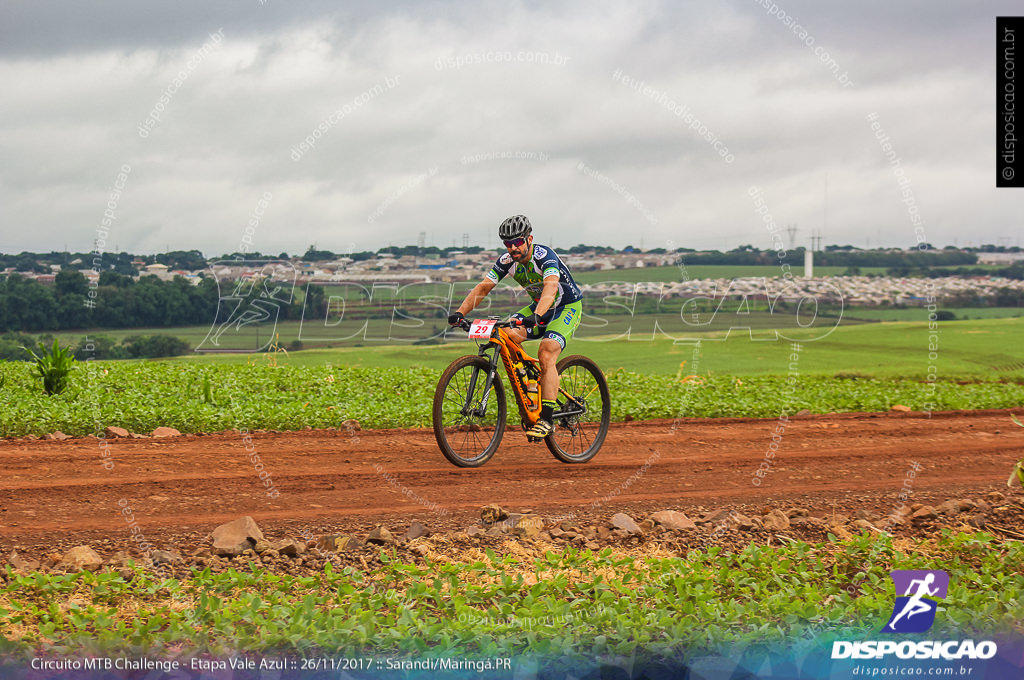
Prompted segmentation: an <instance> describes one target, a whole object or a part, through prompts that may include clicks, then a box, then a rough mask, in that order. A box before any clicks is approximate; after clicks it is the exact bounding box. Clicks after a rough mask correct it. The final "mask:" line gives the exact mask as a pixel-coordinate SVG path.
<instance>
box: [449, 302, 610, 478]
mask: <svg viewBox="0 0 1024 680" xmlns="http://www.w3.org/2000/svg"><path fill="white" fill-rule="evenodd" d="M500 318H501V317H488V318H487V319H477V320H475V321H473V322H469V321H463V322H462V323H461V324H460V327H461V328H462V329H463V330H465V331H468V332H469V337H470V338H472V339H474V340H476V341H477V343H478V345H479V351H478V352H477V354H475V355H473V354H469V355H466V356H462V357H459V358H458V359H456V360H455V361H453V362H452V363H451V364H450V365H449V366H448V368H446V369H445V371H444V373H443V374H442V375H441V379H440V380H439V381H438V383H437V390H436V391H435V392H434V404H433V411H432V417H433V424H434V438H435V439H436V440H437V445H438V446H439V447H440V448H441V452H442V453H443V454H444V455H445V457H446V458H447V459H448V460H449V461H450V462H451V463H453V464H454V465H457V466H459V467H479V466H481V465H483V464H484V463H486V462H487V461H488V460H490V459H491V456H493V455H494V452H495V451H497V450H498V445H499V444H501V438H502V436H503V435H504V434H505V420H506V416H507V415H508V402H507V401H506V398H505V386H504V384H503V383H502V381H501V377H500V375H499V374H498V361H499V360H500V361H501V363H502V364H503V365H504V367H505V373H506V375H507V376H508V382H509V385H511V386H512V396H513V397H514V399H515V403H516V405H517V406H518V407H519V417H520V420H521V421H522V426H523V429H524V430H528V429H530V427H531V426H532V425H533V424H534V423H536V422H537V419H538V418H539V417H540V401H541V390H540V385H537V392H536V396H535V397H534V396H532V393H531V392H530V391H529V389H528V384H529V383H536V382H537V381H538V380H539V378H540V362H538V361H537V359H535V358H533V357H531V356H530V355H528V354H527V353H526V352H525V351H523V348H522V347H521V346H520V345H519V344H518V343H516V342H515V341H514V340H513V339H512V338H511V336H509V334H508V333H507V332H506V331H505V329H506V328H511V327H513V325H514V323H513V322H512V321H499V319H500ZM556 368H557V370H558V377H559V387H558V395H557V397H556V399H555V401H556V406H555V411H554V415H553V418H552V424H553V425H554V430H553V431H552V432H551V434H550V435H549V436H547V437H545V438H544V443H545V444H546V445H547V447H548V450H549V451H551V453H552V455H554V457H555V458H557V459H558V460H560V461H562V462H563V463H586V462H587V461H589V460H590V459H591V458H593V457H594V456H595V455H596V454H597V452H598V450H599V449H600V448H601V445H602V444H603V443H604V438H605V436H606V435H607V434H608V423H609V421H610V420H611V398H610V397H609V394H608V383H607V381H605V378H604V373H602V372H601V369H600V368H598V366H597V364H596V363H594V361H593V360H591V359H589V358H587V357H585V356H581V355H578V354H577V355H572V356H568V357H565V358H564V359H562V360H561V361H559V362H558V364H557V367H556Z"/></svg>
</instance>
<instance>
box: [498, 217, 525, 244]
mask: <svg viewBox="0 0 1024 680" xmlns="http://www.w3.org/2000/svg"><path fill="white" fill-rule="evenodd" d="M532 231H533V227H531V226H530V220H528V219H527V218H526V215H513V216H512V217H510V218H508V219H507V220H505V221H504V222H502V223H501V226H500V227H498V238H500V239H501V240H503V241H505V240H508V239H513V238H525V237H526V236H529V235H530V233H531V232H532Z"/></svg>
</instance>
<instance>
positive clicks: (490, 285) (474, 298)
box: [458, 279, 547, 316]
mask: <svg viewBox="0 0 1024 680" xmlns="http://www.w3.org/2000/svg"><path fill="white" fill-rule="evenodd" d="M496 285H497V284H496V283H494V281H491V280H490V279H484V280H483V281H481V282H480V283H478V284H476V286H474V287H473V290H471V291H469V295H467V296H466V299H465V300H463V301H462V304H461V305H459V309H458V312H459V313H460V314H462V315H463V316H465V315H466V314H469V313H470V312H472V311H473V310H474V309H476V307H477V305H479V304H480V303H481V302H482V301H483V299H484V298H485V297H487V294H488V293H490V292H491V291H492V290H493V289H494V286H496ZM545 286H547V282H546V281H545Z"/></svg>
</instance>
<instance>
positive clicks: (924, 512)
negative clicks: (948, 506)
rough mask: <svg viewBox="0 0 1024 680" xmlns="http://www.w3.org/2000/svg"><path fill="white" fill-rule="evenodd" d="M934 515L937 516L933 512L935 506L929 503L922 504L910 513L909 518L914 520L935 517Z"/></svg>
mask: <svg viewBox="0 0 1024 680" xmlns="http://www.w3.org/2000/svg"><path fill="white" fill-rule="evenodd" d="M936 517H938V514H937V513H936V512H935V508H933V507H932V506H930V505H922V506H921V507H920V508H918V509H917V510H915V511H914V512H913V514H911V515H910V518H911V519H912V520H915V521H920V520H926V519H935V518H936Z"/></svg>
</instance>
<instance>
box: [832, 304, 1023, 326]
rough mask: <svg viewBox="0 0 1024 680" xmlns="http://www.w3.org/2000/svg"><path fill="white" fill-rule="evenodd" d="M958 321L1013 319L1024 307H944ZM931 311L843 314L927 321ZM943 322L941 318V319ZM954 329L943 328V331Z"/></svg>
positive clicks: (900, 309) (854, 317)
mask: <svg viewBox="0 0 1024 680" xmlns="http://www.w3.org/2000/svg"><path fill="white" fill-rule="evenodd" d="M942 312H948V313H950V314H952V315H953V316H954V317H955V319H951V320H956V321H968V320H975V319H1013V318H1020V317H1022V316H1024V307H943V308H942V309H940V310H939V313H940V314H941V313H942ZM928 314H929V311H928V310H927V309H926V308H924V307H851V308H849V309H847V310H846V311H845V313H844V314H843V320H844V321H852V320H865V321H927V320H928ZM939 320H940V321H941V320H942V319H941V318H940V319H939ZM946 328H952V327H951V326H943V330H945V329H946Z"/></svg>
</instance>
